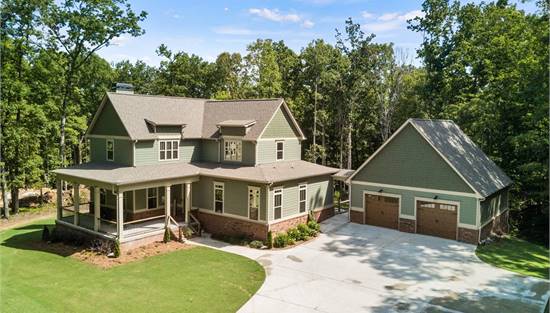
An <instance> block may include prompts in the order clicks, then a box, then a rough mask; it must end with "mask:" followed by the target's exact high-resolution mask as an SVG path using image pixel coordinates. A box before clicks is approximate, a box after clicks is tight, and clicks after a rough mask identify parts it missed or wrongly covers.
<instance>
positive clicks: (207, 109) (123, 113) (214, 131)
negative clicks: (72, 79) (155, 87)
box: [107, 92, 283, 140]
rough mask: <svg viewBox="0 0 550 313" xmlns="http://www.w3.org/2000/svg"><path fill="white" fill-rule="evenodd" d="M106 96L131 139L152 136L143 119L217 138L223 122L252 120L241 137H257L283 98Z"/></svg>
mask: <svg viewBox="0 0 550 313" xmlns="http://www.w3.org/2000/svg"><path fill="white" fill-rule="evenodd" d="M107 97H108V99H109V101H110V102H111V104H112V105H113V107H114V109H115V111H116V112H117V114H118V116H119V117H120V119H121V121H122V123H123V124H124V127H126V130H127V131H128V135H129V136H130V138H131V139H138V140H146V139H154V138H156V137H157V134H155V133H151V132H150V131H149V129H148V128H147V123H146V120H148V121H152V122H154V123H156V124H163V125H185V129H184V136H185V138H206V139H211V138H217V137H218V135H219V134H218V127H217V125H218V124H219V123H220V122H223V121H245V120H246V121H255V122H256V123H255V124H254V125H252V126H250V129H249V131H248V132H247V133H246V135H245V136H244V137H243V139H245V140H256V139H258V137H259V135H260V134H261V133H262V131H263V130H264V128H265V127H266V126H267V124H268V122H269V121H270V119H271V117H272V116H273V114H274V113H275V111H276V110H277V108H279V106H280V105H281V103H282V102H283V100H282V99H260V100H231V101H216V100H208V99H195V98H183V97H168V96H150V95H138V94H120V93H112V92H108V93H107Z"/></svg>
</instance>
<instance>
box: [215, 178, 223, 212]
mask: <svg viewBox="0 0 550 313" xmlns="http://www.w3.org/2000/svg"><path fill="white" fill-rule="evenodd" d="M214 212H216V213H223V183H214Z"/></svg>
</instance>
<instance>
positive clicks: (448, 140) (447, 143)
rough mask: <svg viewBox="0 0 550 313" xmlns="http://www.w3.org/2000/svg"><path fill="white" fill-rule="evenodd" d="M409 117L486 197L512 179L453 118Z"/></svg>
mask: <svg viewBox="0 0 550 313" xmlns="http://www.w3.org/2000/svg"><path fill="white" fill-rule="evenodd" d="M409 121H410V122H411V124H412V125H413V126H414V127H415V129H416V130H418V132H419V133H420V134H421V135H422V136H423V137H424V138H425V139H426V140H427V141H428V142H429V143H430V144H431V145H432V146H433V147H434V149H436V150H437V151H438V152H439V153H440V154H441V155H442V156H443V157H444V158H445V159H447V161H448V162H449V163H450V164H451V165H452V167H454V168H455V169H456V171H457V172H458V173H459V174H460V175H462V177H463V178H464V180H465V181H466V182H467V183H468V184H470V185H471V186H472V187H473V188H474V190H475V191H477V192H478V193H479V194H480V195H481V196H482V197H487V196H490V195H491V194H493V193H495V192H497V191H499V190H500V189H502V188H504V187H507V186H509V185H510V184H511V183H512V180H511V179H510V178H509V177H508V176H507V175H506V174H505V173H504V171H502V169H500V168H499V167H498V166H497V165H496V164H495V163H494V162H493V161H492V160H491V159H489V157H488V156H487V155H486V154H485V153H484V152H483V151H482V150H481V149H480V148H479V147H478V146H477V145H476V144H475V143H474V142H473V141H472V140H471V139H470V138H469V137H468V136H467V135H466V134H465V133H464V132H463V131H462V130H461V129H460V128H459V127H458V125H456V124H455V123H454V122H453V121H449V120H425V119H410V120H409Z"/></svg>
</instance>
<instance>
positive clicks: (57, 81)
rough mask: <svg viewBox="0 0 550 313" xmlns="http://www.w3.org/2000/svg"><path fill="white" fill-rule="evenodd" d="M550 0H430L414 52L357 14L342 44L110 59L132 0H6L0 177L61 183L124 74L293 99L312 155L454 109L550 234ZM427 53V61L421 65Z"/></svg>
mask: <svg viewBox="0 0 550 313" xmlns="http://www.w3.org/2000/svg"><path fill="white" fill-rule="evenodd" d="M548 8H549V7H548V2H547V1H546V0H543V1H539V2H537V11H536V12H533V13H526V12H524V11H521V10H518V9H517V8H516V6H515V5H513V4H510V3H508V2H507V1H496V2H489V3H481V4H464V5H462V4H460V2H459V1H448V0H426V1H424V3H423V5H422V10H423V12H424V13H425V15H424V16H423V17H417V18H415V19H414V20H411V21H409V22H408V23H409V26H408V27H409V29H410V30H412V31H415V32H420V33H422V34H423V42H422V44H421V46H420V47H419V49H418V50H417V51H416V53H417V54H418V55H417V56H415V55H407V53H406V52H404V51H402V50H399V49H396V48H395V47H394V46H393V45H392V44H391V43H377V42H375V41H374V38H375V34H368V33H364V32H363V30H362V29H361V27H360V25H359V24H356V23H354V22H353V20H352V19H351V18H350V19H348V20H347V21H346V24H345V25H346V26H345V28H344V29H337V30H335V44H331V43H329V42H326V41H324V40H322V39H315V40H312V41H311V42H310V43H309V44H308V45H307V46H306V47H303V48H302V49H301V50H300V51H293V50H292V49H290V48H289V47H288V46H287V45H286V44H285V43H284V41H273V40H270V39H258V40H256V41H254V42H251V43H250V44H249V45H248V47H247V51H246V54H244V55H241V54H239V53H231V52H223V53H221V54H220V55H218V57H217V59H216V60H215V62H209V61H206V60H204V59H203V58H201V57H200V56H197V55H192V54H188V53H186V52H185V51H173V50H171V49H170V47H167V46H165V45H161V46H160V47H158V49H157V51H156V53H157V54H158V55H159V56H161V57H162V58H163V61H162V62H161V63H160V65H159V66H158V67H157V66H150V65H148V64H146V63H145V62H142V61H137V62H135V63H132V62H129V61H122V62H119V63H116V64H110V63H109V62H107V61H106V60H104V59H102V58H101V57H100V56H98V54H97V52H98V51H99V50H100V49H102V48H104V47H106V46H108V45H109V44H110V43H111V42H112V40H113V39H114V38H117V37H119V36H121V35H126V36H134V37H138V36H140V35H141V34H143V33H144V31H146V30H144V29H142V27H141V26H140V22H142V21H143V20H144V19H146V18H147V13H145V12H134V11H133V10H132V8H131V6H130V4H129V3H128V2H127V1H126V0H95V1H83V0H74V1H49V0H29V1H25V0H6V1H3V2H2V7H1V10H2V12H1V18H2V21H1V23H2V33H1V36H2V38H1V95H0V97H1V102H0V103H1V116H0V126H1V131H0V133H1V138H0V139H1V156H0V160H1V163H0V164H1V175H0V177H1V178H2V182H1V188H2V192H3V196H4V197H3V199H4V207H6V205H7V197H6V194H7V193H8V192H10V193H11V198H12V201H11V204H10V206H11V210H3V212H2V213H3V216H4V217H8V216H9V214H17V212H18V206H19V201H18V190H19V189H21V188H29V187H40V186H51V185H52V184H53V183H54V181H55V178H54V177H52V175H50V171H51V170H53V169H55V168H59V167H62V166H68V165H72V164H79V163H82V162H86V160H87V158H88V152H87V149H88V147H87V143H86V140H85V137H84V134H85V131H86V128H87V125H88V124H89V123H90V121H91V119H92V117H93V114H94V113H95V111H96V109H97V107H98V106H99V103H100V101H101V99H102V97H103V95H104V93H105V91H108V90H110V88H111V86H112V84H113V83H114V82H127V83H132V84H133V85H134V86H135V90H136V92H137V93H142V94H162V95H171V96H186V97H200V98H215V99H234V98H266V97H283V98H285V100H286V101H287V103H288V104H289V106H290V108H291V109H292V111H293V112H294V114H295V116H296V118H297V119H298V121H299V123H300V125H301V126H302V128H303V130H304V132H305V134H306V137H307V141H306V142H305V143H304V151H303V153H304V158H305V159H307V160H309V161H312V162H317V163H319V164H326V165H329V166H334V167H340V168H357V167H358V166H359V165H360V164H361V162H363V161H364V160H365V159H366V158H367V157H368V156H369V155H370V154H372V153H373V152H374V151H375V149H376V148H377V147H379V146H380V145H381V143H382V142H384V141H385V140H386V139H387V138H388V137H389V136H390V135H391V133H392V132H393V131H395V129H396V128H397V127H398V126H399V125H400V124H401V123H403V122H404V121H405V120H406V119H407V118H409V117H421V118H445V119H452V120H454V121H455V122H456V123H457V124H458V125H460V127H461V128H462V129H463V130H464V131H465V132H466V133H467V134H468V135H469V136H471V138H472V139H473V140H474V141H475V142H476V143H477V144H478V145H479V146H480V147H481V148H482V149H483V150H484V151H485V152H486V153H487V154H488V155H489V156H490V157H491V158H492V159H493V160H494V161H495V162H496V163H497V164H498V165H499V166H501V167H502V168H503V169H504V170H505V171H506V172H507V173H508V175H509V176H510V177H511V178H512V179H513V181H514V185H513V192H512V202H511V205H512V214H511V216H512V222H513V226H514V228H515V230H516V231H518V233H519V234H520V235H522V236H525V237H528V238H530V239H533V240H538V241H543V242H545V243H546V244H547V242H548V145H549V133H548V130H549V118H548V94H549V89H548V83H549V75H548V70H549V66H548V65H549V64H548V58H549V53H548V44H549V39H548V36H549V22H548ZM415 57H418V58H419V59H420V60H421V61H422V66H418V67H417V66H413V65H411V64H412V62H411V61H412V59H414V58H415Z"/></svg>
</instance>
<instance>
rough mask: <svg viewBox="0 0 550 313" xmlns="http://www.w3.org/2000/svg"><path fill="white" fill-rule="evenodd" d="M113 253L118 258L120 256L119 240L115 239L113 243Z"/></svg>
mask: <svg viewBox="0 0 550 313" xmlns="http://www.w3.org/2000/svg"><path fill="white" fill-rule="evenodd" d="M113 254H114V257H115V258H118V257H119V256H120V241H118V239H117V240H115V245H114V247H113Z"/></svg>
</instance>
